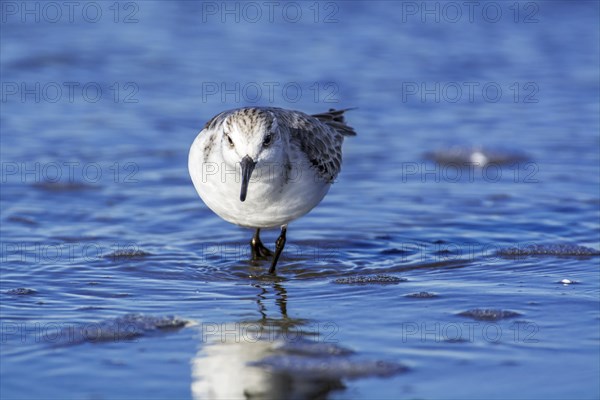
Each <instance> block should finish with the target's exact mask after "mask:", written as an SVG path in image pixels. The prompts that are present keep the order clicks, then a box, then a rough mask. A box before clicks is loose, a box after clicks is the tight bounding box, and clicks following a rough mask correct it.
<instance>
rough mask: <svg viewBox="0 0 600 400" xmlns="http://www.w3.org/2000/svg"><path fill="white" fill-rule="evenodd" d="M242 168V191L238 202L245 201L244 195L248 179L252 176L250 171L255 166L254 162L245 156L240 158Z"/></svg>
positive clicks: (246, 190)
mask: <svg viewBox="0 0 600 400" xmlns="http://www.w3.org/2000/svg"><path fill="white" fill-rule="evenodd" d="M241 166H242V191H241V192H240V201H244V200H246V193H247V192H248V182H250V177H251V176H252V171H254V167H255V166H256V162H254V160H252V158H250V156H246V157H244V158H242V162H241Z"/></svg>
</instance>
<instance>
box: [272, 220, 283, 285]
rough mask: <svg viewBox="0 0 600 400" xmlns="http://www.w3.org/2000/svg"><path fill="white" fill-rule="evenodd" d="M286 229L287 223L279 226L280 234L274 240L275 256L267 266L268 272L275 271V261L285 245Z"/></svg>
mask: <svg viewBox="0 0 600 400" xmlns="http://www.w3.org/2000/svg"><path fill="white" fill-rule="evenodd" d="M286 231H287V225H283V226H282V227H281V235H279V237H278V238H277V241H276V242H275V256H274V257H273V261H272V262H271V268H269V273H270V274H274V273H275V267H276V266H277V261H278V260H279V256H280V255H281V252H282V251H283V248H284V247H285V233H286Z"/></svg>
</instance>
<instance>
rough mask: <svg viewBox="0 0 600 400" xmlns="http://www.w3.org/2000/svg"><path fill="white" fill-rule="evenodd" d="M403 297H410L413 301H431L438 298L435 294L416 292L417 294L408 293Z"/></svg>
mask: <svg viewBox="0 0 600 400" xmlns="http://www.w3.org/2000/svg"><path fill="white" fill-rule="evenodd" d="M405 297H410V298H414V299H433V298H435V297H439V296H438V295H437V294H435V293H431V292H417V293H409V294H407V295H406V296H405Z"/></svg>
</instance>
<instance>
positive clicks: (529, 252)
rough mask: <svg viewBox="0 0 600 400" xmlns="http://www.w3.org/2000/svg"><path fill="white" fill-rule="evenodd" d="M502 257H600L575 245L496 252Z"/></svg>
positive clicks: (541, 246)
mask: <svg viewBox="0 0 600 400" xmlns="http://www.w3.org/2000/svg"><path fill="white" fill-rule="evenodd" d="M497 254H498V255H499V256H502V257H507V258H510V257H518V256H575V257H592V256H598V255H600V251H599V250H596V249H592V248H590V247H585V246H579V245H576V244H568V243H558V244H530V245H527V246H523V247H510V248H507V249H501V250H499V251H498V252H497Z"/></svg>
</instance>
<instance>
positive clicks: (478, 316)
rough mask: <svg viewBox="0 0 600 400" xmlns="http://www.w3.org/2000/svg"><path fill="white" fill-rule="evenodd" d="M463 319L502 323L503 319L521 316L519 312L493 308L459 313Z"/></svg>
mask: <svg viewBox="0 0 600 400" xmlns="http://www.w3.org/2000/svg"><path fill="white" fill-rule="evenodd" d="M458 315H460V316H461V317H467V318H472V319H474V320H477V321H500V320H501V319H508V318H515V317H518V316H520V315H521V314H519V313H518V312H515V311H509V310H499V309H491V308H474V309H472V310H467V311H463V312H461V313H458Z"/></svg>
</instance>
